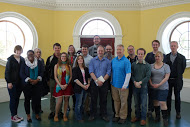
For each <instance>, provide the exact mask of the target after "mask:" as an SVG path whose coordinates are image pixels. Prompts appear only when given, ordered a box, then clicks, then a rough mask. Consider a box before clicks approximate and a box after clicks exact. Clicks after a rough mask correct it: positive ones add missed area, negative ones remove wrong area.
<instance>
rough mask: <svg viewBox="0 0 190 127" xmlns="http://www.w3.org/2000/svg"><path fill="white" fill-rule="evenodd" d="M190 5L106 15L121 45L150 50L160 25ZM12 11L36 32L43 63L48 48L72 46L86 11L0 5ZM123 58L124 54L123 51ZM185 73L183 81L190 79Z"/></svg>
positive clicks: (0, 74)
mask: <svg viewBox="0 0 190 127" xmlns="http://www.w3.org/2000/svg"><path fill="white" fill-rule="evenodd" d="M189 6H190V4H185V5H177V6H171V7H164V8H158V9H151V10H145V11H108V12H109V13H110V14H112V15H113V16H114V17H115V18H116V19H117V20H118V21H119V23H120V25H121V28H122V32H123V44H124V45H125V47H127V46H128V45H129V44H132V45H134V46H135V48H136V49H137V48H139V47H144V48H145V49H146V50H147V51H148V52H150V51H151V50H152V48H151V41H152V40H154V39H156V35H157V32H158V29H159V27H160V25H161V24H162V23H163V22H164V21H165V20H166V19H167V18H168V17H169V16H171V15H173V14H175V13H177V12H182V11H190V8H189ZM5 11H15V12H18V13H21V14H23V15H24V16H26V17H27V18H28V19H29V20H30V21H31V22H32V23H33V24H34V26H35V27H36V30H37V32H38V38H39V42H38V46H39V48H41V49H42V53H43V54H42V57H43V58H44V59H45V60H46V59H47V57H48V56H49V55H51V54H52V53H53V50H52V45H53V44H54V43H55V42H59V43H61V45H62V51H67V47H68V45H70V44H73V37H72V33H73V29H74V26H75V24H76V22H77V20H78V19H79V18H80V17H81V16H82V15H83V14H85V13H86V12H88V11H51V10H45V9H38V8H32V7H26V6H19V5H13V4H7V3H0V12H5ZM125 53H126V55H127V51H125ZM4 68H5V67H3V66H0V79H1V78H4ZM189 72H190V69H186V71H185V75H184V77H185V78H190V75H188V73H189Z"/></svg>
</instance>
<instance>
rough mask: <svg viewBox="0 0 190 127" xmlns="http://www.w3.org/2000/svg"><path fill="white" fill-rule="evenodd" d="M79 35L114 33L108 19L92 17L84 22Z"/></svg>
mask: <svg viewBox="0 0 190 127" xmlns="http://www.w3.org/2000/svg"><path fill="white" fill-rule="evenodd" d="M81 35H114V29H113V27H112V25H111V23H109V21H106V20H105V19H101V18H94V19H91V20H89V21H87V22H86V23H85V24H84V26H83V27H82V30H81Z"/></svg>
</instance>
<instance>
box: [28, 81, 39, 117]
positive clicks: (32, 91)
mask: <svg viewBox="0 0 190 127" xmlns="http://www.w3.org/2000/svg"><path fill="white" fill-rule="evenodd" d="M40 85H41V84H40V82H38V83H37V84H36V85H31V84H29V83H28V84H26V85H25V86H24V96H25V99H24V107H25V111H26V114H30V100H32V109H33V110H34V112H35V113H36V114H39V112H40V108H39V107H40V103H41V89H40V87H41V86H40Z"/></svg>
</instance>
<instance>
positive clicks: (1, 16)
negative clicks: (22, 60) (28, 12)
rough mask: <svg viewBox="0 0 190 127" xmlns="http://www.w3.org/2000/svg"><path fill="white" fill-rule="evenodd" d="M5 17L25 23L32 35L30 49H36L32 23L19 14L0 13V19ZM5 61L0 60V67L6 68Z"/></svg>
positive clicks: (36, 36) (36, 44)
mask: <svg viewBox="0 0 190 127" xmlns="http://www.w3.org/2000/svg"><path fill="white" fill-rule="evenodd" d="M5 17H14V18H18V19H20V20H22V21H23V22H25V23H26V24H27V26H28V27H29V28H30V30H31V32H32V35H33V46H32V49H35V48H37V47H38V34H37V31H36V28H35V27H34V25H33V24H32V22H31V21H30V20H29V19H28V18H27V17H25V16H24V15H22V14H19V13H17V12H9V11H8V12H2V13H0V19H2V18H5ZM6 63H7V62H6V61H4V60H1V59H0V65H3V66H6Z"/></svg>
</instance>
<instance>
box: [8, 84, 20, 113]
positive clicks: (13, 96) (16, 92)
mask: <svg viewBox="0 0 190 127" xmlns="http://www.w3.org/2000/svg"><path fill="white" fill-rule="evenodd" d="M7 89H8V92H9V96H10V102H9V108H10V111H11V116H15V115H17V109H18V105H19V99H20V95H21V93H22V90H23V86H22V85H21V84H13V88H12V89H9V88H8V87H7Z"/></svg>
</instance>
